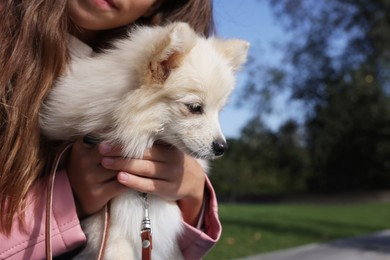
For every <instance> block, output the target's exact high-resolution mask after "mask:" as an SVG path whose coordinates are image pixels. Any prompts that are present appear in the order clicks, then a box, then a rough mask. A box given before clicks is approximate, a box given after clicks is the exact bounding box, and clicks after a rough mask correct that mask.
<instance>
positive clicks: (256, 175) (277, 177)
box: [210, 117, 307, 201]
mask: <svg viewBox="0 0 390 260" xmlns="http://www.w3.org/2000/svg"><path fill="white" fill-rule="evenodd" d="M228 143H229V150H228V152H227V153H226V154H225V155H224V156H223V157H222V158H221V159H219V160H216V161H215V162H213V164H212V171H211V172H212V174H211V177H210V178H211V181H212V182H213V185H214V188H215V189H216V192H217V194H218V196H219V197H220V198H221V199H223V200H228V201H236V200H237V199H256V198H258V197H260V196H263V195H269V194H275V193H285V192H296V191H302V190H304V189H305V181H306V178H305V171H306V169H307V154H306V152H305V150H304V148H303V147H302V145H301V137H300V135H299V127H298V125H297V124H296V123H295V122H292V121H291V122H287V123H286V124H285V125H284V126H283V127H282V128H281V130H280V131H279V132H278V133H274V132H272V131H270V130H269V129H266V128H265V127H264V125H263V124H262V122H261V121H260V119H259V118H256V117H255V118H253V119H252V120H251V121H250V122H249V123H248V124H247V125H246V127H245V128H244V129H243V130H242V134H241V138H239V139H232V140H228Z"/></svg>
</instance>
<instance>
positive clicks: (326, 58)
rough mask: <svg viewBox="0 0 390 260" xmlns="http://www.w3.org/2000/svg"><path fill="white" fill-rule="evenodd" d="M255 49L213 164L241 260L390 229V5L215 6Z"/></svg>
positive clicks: (269, 1) (233, 253)
mask: <svg viewBox="0 0 390 260" xmlns="http://www.w3.org/2000/svg"><path fill="white" fill-rule="evenodd" d="M214 9H215V10H214V12H215V18H216V28H217V34H218V35H219V36H220V37H223V38H232V37H234V38H242V39H246V40H248V41H250V43H251V49H250V57H249V61H248V63H247V65H246V67H245V68H244V69H243V70H242V72H241V74H240V75H239V77H238V82H237V88H236V90H235V92H234V94H233V96H232V97H231V100H230V103H229V105H228V106H227V108H226V109H225V111H224V112H223V113H222V115H221V117H222V127H223V129H224V130H225V133H226V136H227V137H228V142H229V147H230V148H229V151H228V152H227V153H226V154H225V155H224V157H223V158H221V159H219V160H216V161H215V162H213V163H212V170H211V176H210V178H211V181H212V183H213V185H214V187H215V189H216V193H217V197H218V199H219V201H220V202H221V205H220V216H221V221H222V225H223V228H224V229H223V230H224V231H223V236H222V239H221V241H220V242H219V243H218V244H217V246H216V247H215V248H214V249H213V250H212V251H211V253H210V254H209V256H208V257H207V258H206V259H234V258H239V257H243V256H247V255H251V254H258V253H262V252H269V251H273V250H277V249H282V248H288V247H293V246H297V245H302V244H306V243H312V242H326V241H330V240H333V239H337V238H343V237H349V236H355V235H360V234H366V233H369V232H373V231H377V230H383V229H388V228H389V227H390V222H389V220H390V203H389V201H390V199H389V197H390V193H389V192H388V191H390V0H331V1H316V0H241V1H239V0H214Z"/></svg>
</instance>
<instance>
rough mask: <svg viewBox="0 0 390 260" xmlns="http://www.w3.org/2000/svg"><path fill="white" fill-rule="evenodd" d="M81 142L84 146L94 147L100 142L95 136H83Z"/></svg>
mask: <svg viewBox="0 0 390 260" xmlns="http://www.w3.org/2000/svg"><path fill="white" fill-rule="evenodd" d="M83 142H84V143H85V144H88V145H96V144H98V143H99V142H100V141H99V139H98V138H97V137H95V136H92V135H84V137H83Z"/></svg>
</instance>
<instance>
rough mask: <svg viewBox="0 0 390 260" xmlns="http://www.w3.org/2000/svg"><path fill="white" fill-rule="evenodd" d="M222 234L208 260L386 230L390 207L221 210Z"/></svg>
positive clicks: (233, 207)
mask: <svg viewBox="0 0 390 260" xmlns="http://www.w3.org/2000/svg"><path fill="white" fill-rule="evenodd" d="M219 213H220V219H221V222H222V226H223V232H222V237H221V240H220V242H219V243H218V244H217V245H216V247H215V248H214V249H213V250H212V251H211V252H210V254H209V255H208V256H207V257H206V258H205V259H206V260H213V259H218V260H223V259H234V258H239V257H244V256H248V255H254V254H259V253H264V252H269V251H273V250H278V249H285V248H288V247H293V246H299V245H303V244H307V243H314V242H326V241H330V240H333V239H338V238H345V237H350V236H357V235H362V234H367V233H371V232H375V231H379V230H383V229H385V228H388V219H389V218H390V205H389V204H388V203H364V204H326V205H318V204H316V205H310V204H307V205H304V204H302V205H300V204H277V205H243V204H240V205H238V204H223V205H221V206H220V209H219Z"/></svg>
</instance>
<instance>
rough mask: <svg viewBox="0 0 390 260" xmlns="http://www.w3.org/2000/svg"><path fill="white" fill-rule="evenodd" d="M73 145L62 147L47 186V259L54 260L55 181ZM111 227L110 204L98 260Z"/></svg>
mask: <svg viewBox="0 0 390 260" xmlns="http://www.w3.org/2000/svg"><path fill="white" fill-rule="evenodd" d="M72 144H73V143H66V144H64V145H62V146H61V148H60V149H59V152H58V153H57V155H56V157H55V159H54V162H53V164H52V167H51V169H50V173H49V183H48V185H47V197H46V216H45V251H46V259H47V260H52V259H53V248H52V243H51V229H52V227H51V215H52V214H51V213H52V211H53V189H54V180H55V176H56V172H57V168H58V164H59V162H60V160H61V158H62V156H63V155H64V153H65V152H66V151H67V150H68V149H69V148H70V147H71V146H72ZM109 227H110V202H108V203H107V205H105V207H104V228H103V234H102V242H101V244H100V249H99V255H98V260H101V259H103V257H104V249H105V247H106V243H107V239H108V230H109Z"/></svg>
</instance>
